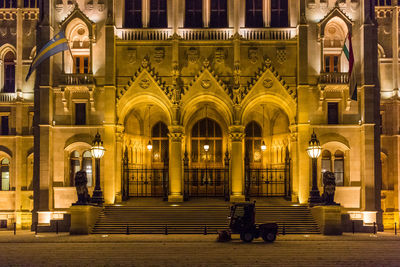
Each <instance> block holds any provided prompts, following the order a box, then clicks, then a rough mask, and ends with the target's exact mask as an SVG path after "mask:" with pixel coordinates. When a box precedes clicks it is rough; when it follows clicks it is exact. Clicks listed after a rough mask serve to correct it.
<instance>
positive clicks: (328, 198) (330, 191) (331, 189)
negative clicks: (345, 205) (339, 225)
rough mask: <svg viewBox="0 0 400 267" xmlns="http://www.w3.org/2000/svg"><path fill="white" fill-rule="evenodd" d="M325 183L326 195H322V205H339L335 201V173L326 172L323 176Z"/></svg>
mask: <svg viewBox="0 0 400 267" xmlns="http://www.w3.org/2000/svg"><path fill="white" fill-rule="evenodd" d="M322 178H323V183H324V193H323V194H322V203H324V204H325V205H337V203H336V202H335V201H334V198H335V189H336V179H335V174H334V173H333V172H330V171H327V172H324V175H323V176H322Z"/></svg>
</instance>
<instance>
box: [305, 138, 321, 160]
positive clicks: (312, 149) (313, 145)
mask: <svg viewBox="0 0 400 267" xmlns="http://www.w3.org/2000/svg"><path fill="white" fill-rule="evenodd" d="M321 150H322V149H321V145H320V143H319V141H318V139H317V135H316V134H315V133H314V132H313V133H312V135H311V140H310V141H309V142H308V148H307V153H308V156H310V158H313V159H317V158H318V157H319V156H320V155H321Z"/></svg>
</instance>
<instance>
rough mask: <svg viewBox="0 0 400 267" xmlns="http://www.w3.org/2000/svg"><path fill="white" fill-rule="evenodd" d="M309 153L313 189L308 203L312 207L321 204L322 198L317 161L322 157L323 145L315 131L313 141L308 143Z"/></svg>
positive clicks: (312, 136)
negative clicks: (318, 183) (318, 181)
mask: <svg viewBox="0 0 400 267" xmlns="http://www.w3.org/2000/svg"><path fill="white" fill-rule="evenodd" d="M307 153H308V156H310V158H311V159H312V188H311V191H310V198H309V199H308V203H309V205H310V206H311V207H312V206H315V205H318V204H319V203H321V196H320V194H319V190H318V185H317V159H318V157H319V155H321V145H320V143H319V141H318V139H317V135H316V134H315V132H314V131H313V133H312V135H311V140H310V141H309V142H308V148H307Z"/></svg>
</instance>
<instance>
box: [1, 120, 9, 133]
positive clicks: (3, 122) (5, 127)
mask: <svg viewBox="0 0 400 267" xmlns="http://www.w3.org/2000/svg"><path fill="white" fill-rule="evenodd" d="M0 128H1V129H0V130H1V132H0V133H1V135H8V133H9V125H8V116H1V125H0Z"/></svg>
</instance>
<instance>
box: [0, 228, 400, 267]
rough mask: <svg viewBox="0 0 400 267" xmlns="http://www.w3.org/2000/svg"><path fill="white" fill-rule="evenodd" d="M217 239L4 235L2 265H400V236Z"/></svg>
mask: <svg viewBox="0 0 400 267" xmlns="http://www.w3.org/2000/svg"><path fill="white" fill-rule="evenodd" d="M234 237H236V236H234ZM236 238H238V237H236ZM215 240H216V235H129V236H128V235H91V236H70V235H69V234H66V233H62V234H59V235H56V234H54V233H49V234H38V235H36V236H35V234H34V233H32V232H29V231H18V232H17V235H15V236H14V235H13V232H10V231H7V232H5V231H4V232H0V243H1V252H0V266H400V236H399V235H397V236H395V235H394V233H386V232H385V233H378V234H377V235H371V234H355V235H352V234H345V235H343V236H322V235H309V236H307V235H305V236H304V235H285V236H282V235H281V236H279V237H278V239H277V241H276V242H275V243H272V244H266V243H263V242H262V241H261V240H256V241H255V242H253V243H251V244H244V243H242V242H241V241H240V240H238V239H236V240H234V241H232V242H229V243H217V242H216V241H215Z"/></svg>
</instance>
